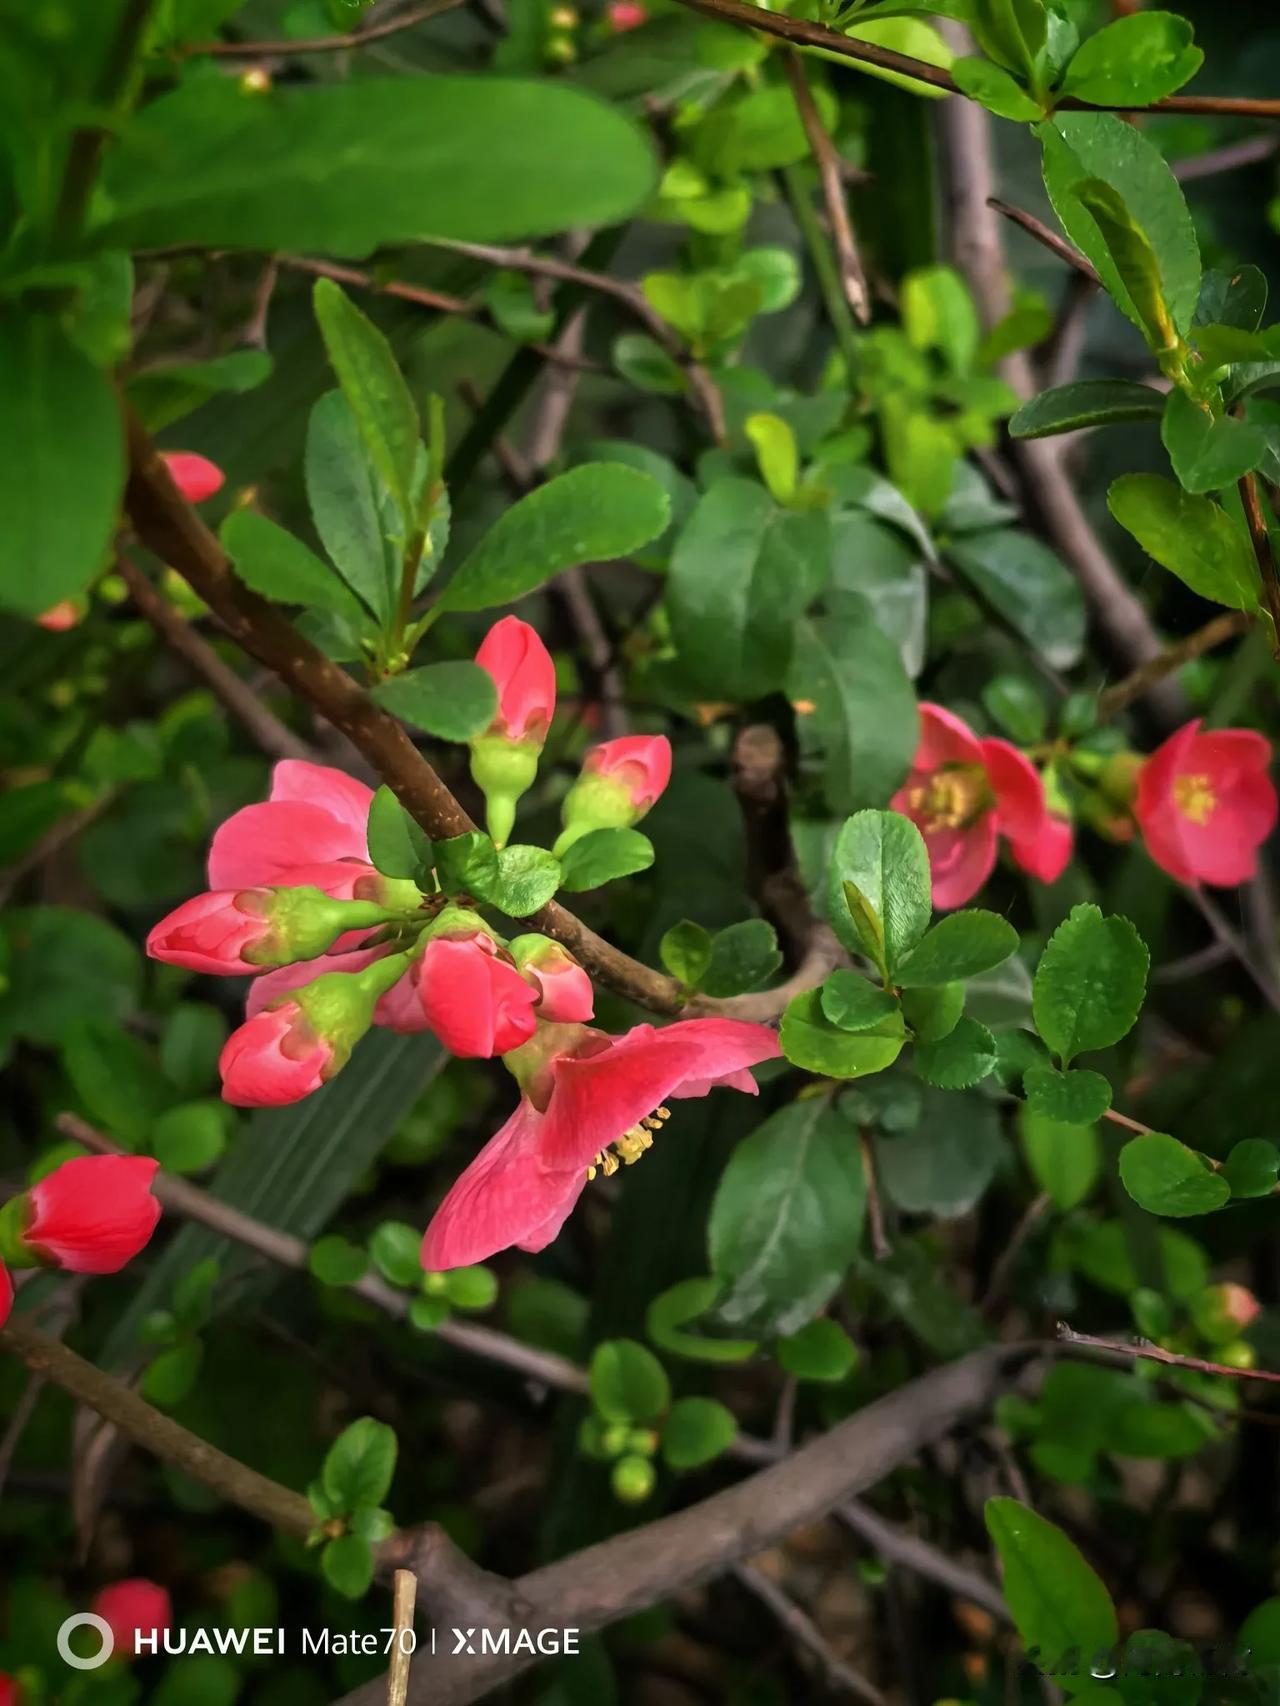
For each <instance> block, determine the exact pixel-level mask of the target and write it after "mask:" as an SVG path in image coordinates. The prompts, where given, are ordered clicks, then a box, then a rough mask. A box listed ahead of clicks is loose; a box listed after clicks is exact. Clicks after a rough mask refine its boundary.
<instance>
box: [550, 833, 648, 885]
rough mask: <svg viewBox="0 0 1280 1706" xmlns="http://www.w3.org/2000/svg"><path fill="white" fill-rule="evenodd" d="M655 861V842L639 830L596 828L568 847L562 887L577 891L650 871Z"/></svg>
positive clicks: (561, 881)
mask: <svg viewBox="0 0 1280 1706" xmlns="http://www.w3.org/2000/svg"><path fill="white" fill-rule="evenodd" d="M652 864H653V843H652V842H651V841H650V840H649V838H648V836H646V835H641V833H640V831H639V830H638V829H593V830H590V831H589V832H588V833H587V834H586V835H584V836H582V837H581V838H580V839H579V840H577V841H575V842H574V843H573V845H572V846H571V847H568V848H566V849H565V852H564V854H563V856H562V858H561V860H560V866H561V879H560V886H561V888H564V889H567V890H568V891H569V893H570V894H578V893H581V892H582V890H584V889H598V888H600V887H601V886H602V885H603V884H605V883H611V882H613V881H615V879H616V878H618V877H630V876H634V875H635V873H636V872H637V871H647V870H648V869H649V867H650V866H651V865H652Z"/></svg>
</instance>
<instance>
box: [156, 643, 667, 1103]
mask: <svg viewBox="0 0 1280 1706" xmlns="http://www.w3.org/2000/svg"><path fill="white" fill-rule="evenodd" d="M476 662H477V663H478V664H479V665H480V667H481V668H482V669H484V670H486V671H487V673H488V674H489V675H490V676H491V678H492V679H493V683H494V687H495V690H496V694H497V711H496V714H495V716H494V719H493V722H492V723H491V725H490V726H489V728H487V729H486V730H485V731H484V732H483V733H482V734H480V735H478V736H477V737H476V738H475V739H474V740H473V741H472V742H471V743H470V746H471V769H472V774H473V776H474V777H475V780H476V782H477V784H478V786H479V787H480V789H481V791H482V792H483V794H484V796H485V802H486V807H487V821H488V825H489V830H490V833H491V836H492V838H493V841H494V843H495V845H497V846H499V847H501V846H504V845H505V844H506V842H507V839H508V838H509V836H510V833H511V830H512V828H513V826H514V823H515V813H516V806H517V804H518V802H519V800H520V798H521V796H522V795H523V794H524V793H525V792H526V791H527V790H528V789H529V788H530V787H531V786H532V784H533V782H534V780H535V777H536V775H537V768H538V760H539V757H540V755H541V753H542V748H543V745H544V744H545V742H546V738H547V732H548V730H549V729H550V726H551V720H552V718H553V716H554V715H555V707H556V686H555V667H554V665H553V663H552V660H551V657H550V655H549V654H548V652H547V649H546V647H545V646H544V645H543V643H542V641H541V640H540V639H539V638H538V636H537V634H536V633H535V632H534V631H533V629H532V628H530V627H529V626H528V624H527V623H525V622H521V621H520V620H519V619H518V618H517V617H514V616H508V617H505V618H504V619H503V620H502V621H500V622H498V623H497V624H496V625H495V626H494V627H493V628H492V629H490V631H489V633H488V634H487V636H486V637H485V640H484V642H483V644H482V645H481V647H480V650H479V652H478V654H477V657H476ZM670 775H671V749H670V746H669V745H668V743H667V741H666V739H665V738H664V737H662V736H628V737H625V738H623V739H621V740H614V741H607V742H605V743H604V745H602V746H598V747H596V748H594V749H593V750H592V751H591V752H589V753H588V754H587V758H586V760H585V763H584V765H583V769H582V774H581V775H580V776H579V778H578V780H577V781H576V782H575V783H574V784H573V786H572V787H571V788H570V789H569V792H568V794H567V796H566V798H565V802H564V817H563V822H564V829H563V833H562V834H561V836H560V839H559V841H558V842H557V843H556V849H557V852H560V851H563V850H564V849H565V848H567V847H568V846H570V845H571V844H572V843H573V842H574V841H576V840H577V839H578V838H579V837H580V836H583V835H585V834H587V833H589V832H590V831H591V830H593V829H609V828H618V827H625V826H627V825H630V824H633V823H635V822H637V821H638V820H639V819H640V818H641V817H642V816H643V815H644V813H645V812H646V811H648V809H649V807H650V806H651V805H652V804H653V802H654V801H655V800H656V799H657V798H658V796H659V795H660V794H661V792H662V790H663V789H664V788H665V787H666V784H667V781H668V780H669V778H670ZM372 801H373V794H372V792H371V791H370V790H369V789H368V788H367V787H365V786H364V784H363V783H361V782H357V781H355V780H353V779H352V778H351V777H349V776H346V775H344V774H343V773H342V772H341V771H338V770H332V769H328V768H326V767H324V766H321V765H315V764H308V763H305V762H302V761H300V760H295V759H286V760H285V761H284V762H282V763H280V764H278V765H277V766H276V768H275V771H274V773H273V777H272V786H271V796H270V798H269V799H268V800H266V801H264V802H262V803H261V804H259V805H253V806H246V807H245V808H244V809H243V810H241V811H238V812H236V813H235V814H234V816H232V817H231V818H229V819H228V820H227V821H226V822H225V823H224V824H222V825H221V827H220V828H219V829H218V831H217V832H216V834H215V835H214V838H213V844H212V846H211V848H210V853H209V883H210V887H209V890H208V892H206V893H204V894H200V895H196V896H194V897H193V898H192V899H191V900H188V901H185V902H184V903H183V904H182V905H181V906H179V907H178V908H177V909H176V910H175V911H174V912H171V913H170V914H169V915H168V916H167V917H166V918H163V919H161V921H160V922H159V923H158V924H157V925H156V926H155V927H154V929H153V930H152V931H151V933H150V935H149V936H148V938H147V952H148V953H149V954H150V955H151V957H152V958H153V959H157V960H163V961H165V962H167V963H168V964H170V965H178V966H183V967H185V968H186V969H188V970H190V971H198V972H205V973H212V974H214V975H224V976H250V977H252V978H253V980H254V981H253V983H252V985H251V987H250V992H249V996H248V1001H247V1011H246V1019H245V1023H244V1024H243V1025H241V1026H240V1027H239V1029H238V1030H236V1031H235V1032H233V1033H232V1035H231V1037H230V1038H229V1039H228V1041H227V1043H226V1046H225V1048H224V1049H223V1052H222V1057H221V1060H220V1062H219V1067H220V1071H221V1074H222V1084H223V1096H224V1097H225V1099H226V1100H227V1101H229V1102H232V1103H235V1104H236V1105H238V1106H241V1107H267V1106H279V1105H282V1104H284V1103H288V1102H295V1101H298V1100H299V1099H300V1098H302V1097H303V1096H308V1095H310V1094H311V1093H312V1092H313V1091H315V1090H318V1089H319V1088H320V1087H321V1086H322V1085H323V1084H326V1083H327V1082H328V1081H329V1080H330V1079H331V1078H332V1077H333V1076H334V1075H335V1074H336V1073H337V1072H339V1071H340V1070H341V1069H342V1067H343V1066H344V1065H345V1064H346V1062H347V1060H348V1059H349V1058H350V1055H351V1051H352V1049H353V1047H354V1046H355V1044H356V1042H357V1041H358V1040H359V1038H360V1037H361V1036H362V1035H363V1034H364V1033H365V1031H367V1030H368V1029H369V1027H370V1026H371V1025H385V1026H387V1027H389V1028H390V1029H392V1030H397V1031H402V1032H414V1031H424V1030H429V1031H432V1032H434V1034H435V1035H436V1036H437V1037H438V1038H439V1040H440V1041H441V1042H442V1043H444V1045H445V1046H446V1047H447V1048H449V1049H450V1050H452V1052H453V1053H454V1054H457V1055H462V1056H469V1057H473V1058H489V1057H491V1056H495V1055H502V1056H505V1055H509V1054H511V1053H512V1052H513V1051H516V1050H519V1049H521V1048H523V1046H524V1045H525V1044H526V1043H528V1042H529V1040H530V1038H531V1037H532V1036H533V1035H534V1032H535V1030H536V1029H537V1027H538V1025H539V1023H550V1024H582V1023H584V1022H585V1021H586V1020H588V1019H590V1018H591V1017H592V1015H593V1012H594V997H593V991H592V987H591V980H590V978H589V977H588V976H587V974H586V972H585V971H584V970H583V969H582V967H581V966H580V965H579V964H578V963H577V961H576V960H574V958H573V956H572V955H571V954H570V953H568V951H567V950H566V949H564V948H563V947H561V946H560V944H559V943H558V942H555V941H553V940H551V939H550V938H549V937H546V936H540V935H522V936H518V937H516V938H515V939H514V940H513V941H510V942H508V941H506V940H504V939H503V937H502V936H500V935H499V934H498V932H497V931H496V930H495V929H494V928H493V927H492V926H491V925H490V924H489V923H487V922H486V921H485V920H484V919H483V918H482V917H481V916H480V913H479V912H478V911H476V910H475V908H474V907H473V906H472V905H470V904H464V903H463V902H462V901H459V900H452V901H450V900H448V899H447V898H446V896H445V895H444V894H443V893H442V892H440V891H439V890H438V888H437V887H436V886H435V882H434V876H433V875H432V876H427V875H426V874H425V873H424V874H423V875H422V882H423V887H421V888H420V887H419V886H418V884H417V883H415V882H411V881H409V880H407V879H405V878H389V877H386V876H384V875H383V874H382V873H381V872H379V871H378V870H377V869H376V868H375V867H374V865H373V863H372V861H371V860H370V857H369V846H368V819H369V808H370V805H371V804H372Z"/></svg>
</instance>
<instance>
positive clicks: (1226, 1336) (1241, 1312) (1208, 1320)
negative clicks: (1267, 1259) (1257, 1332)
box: [1191, 1282, 1262, 1344]
mask: <svg viewBox="0 0 1280 1706" xmlns="http://www.w3.org/2000/svg"><path fill="white" fill-rule="evenodd" d="M1261 1307H1262V1305H1261V1304H1260V1303H1259V1302H1258V1300H1257V1298H1256V1297H1255V1296H1254V1295H1253V1293H1252V1292H1251V1291H1250V1290H1249V1288H1248V1286H1244V1285H1236V1284H1234V1283H1230V1282H1229V1283H1227V1284H1225V1285H1207V1286H1206V1287H1205V1288H1204V1290H1203V1291H1202V1292H1201V1293H1200V1294H1199V1296H1198V1297H1196V1298H1195V1299H1194V1301H1193V1303H1192V1306H1191V1316H1192V1319H1193V1320H1194V1322H1195V1324H1196V1327H1197V1329H1198V1331H1199V1332H1200V1333H1201V1334H1202V1335H1203V1336H1204V1337H1205V1338H1206V1339H1208V1340H1209V1341H1210V1343H1212V1344H1226V1343H1228V1342H1229V1341H1230V1340H1232V1339H1238V1338H1239V1337H1240V1334H1241V1333H1242V1332H1243V1331H1244V1329H1245V1328H1246V1327H1247V1326H1248V1325H1249V1324H1250V1322H1251V1321H1253V1320H1254V1319H1255V1318H1256V1316H1257V1314H1258V1312H1259V1310H1260V1309H1261Z"/></svg>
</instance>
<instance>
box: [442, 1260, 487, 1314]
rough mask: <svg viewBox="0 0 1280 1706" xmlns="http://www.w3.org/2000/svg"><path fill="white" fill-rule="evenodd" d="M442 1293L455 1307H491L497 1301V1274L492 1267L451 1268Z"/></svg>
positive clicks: (445, 1278) (446, 1275) (445, 1277)
mask: <svg viewBox="0 0 1280 1706" xmlns="http://www.w3.org/2000/svg"><path fill="white" fill-rule="evenodd" d="M444 1294H445V1296H446V1297H447V1298H448V1299H449V1302H450V1303H451V1304H452V1305H453V1307H454V1308H455V1309H475V1310H479V1309H492V1308H493V1306H494V1304H495V1303H496V1302H497V1301H498V1276H497V1274H495V1273H494V1271H493V1269H492V1268H485V1267H478V1266H477V1267H470V1268H451V1269H450V1270H449V1272H448V1273H447V1274H445V1276H444Z"/></svg>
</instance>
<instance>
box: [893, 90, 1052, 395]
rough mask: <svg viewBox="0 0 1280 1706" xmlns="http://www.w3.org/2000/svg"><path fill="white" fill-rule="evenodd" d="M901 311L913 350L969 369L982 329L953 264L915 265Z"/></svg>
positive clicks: (905, 287)
mask: <svg viewBox="0 0 1280 1706" xmlns="http://www.w3.org/2000/svg"><path fill="white" fill-rule="evenodd" d="M1037 116H1038V115H1037ZM901 312H902V329H903V331H904V332H905V333H906V334H907V342H908V343H909V344H911V346H912V347H913V348H914V349H919V350H929V349H933V350H938V351H939V352H940V353H941V354H942V355H943V356H944V357H945V359H946V364H947V366H948V367H949V368H950V369H951V370H952V372H953V373H967V372H968V371H969V369H970V368H971V367H972V366H973V360H974V357H975V356H976V355H977V353H978V344H979V342H980V340H981V336H982V328H981V325H980V324H979V321H978V310H977V308H976V307H975V306H974V302H973V294H972V292H971V291H970V289H969V286H968V285H967V284H966V283H965V281H964V278H963V277H962V276H961V274H960V273H958V272H957V271H956V269H955V268H954V267H948V266H932V267H914V268H913V269H912V270H911V272H909V273H908V274H907V276H906V278H904V279H903V281H902V305H901Z"/></svg>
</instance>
